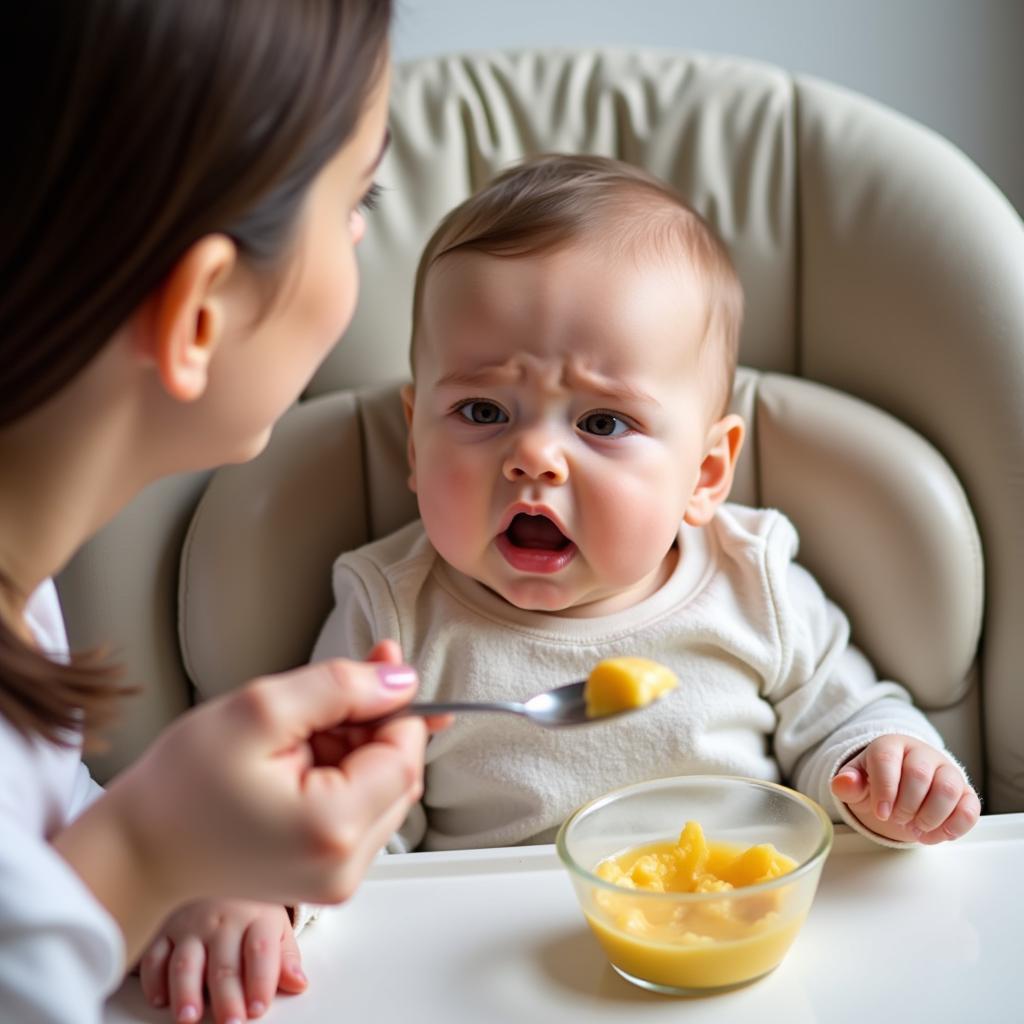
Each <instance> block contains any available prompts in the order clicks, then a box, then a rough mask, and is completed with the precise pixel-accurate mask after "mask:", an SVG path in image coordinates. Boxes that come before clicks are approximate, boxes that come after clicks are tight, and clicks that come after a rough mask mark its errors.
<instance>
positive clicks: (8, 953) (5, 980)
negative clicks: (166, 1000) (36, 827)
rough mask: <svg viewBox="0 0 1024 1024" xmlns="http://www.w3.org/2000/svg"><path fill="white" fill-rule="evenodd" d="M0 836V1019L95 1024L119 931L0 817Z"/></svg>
mask: <svg viewBox="0 0 1024 1024" xmlns="http://www.w3.org/2000/svg"><path fill="white" fill-rule="evenodd" d="M0 834H2V836H3V841H2V842H0V1007H3V1013H2V1016H3V1019H4V1020H10V1021H40V1022H44V1021H45V1022H46V1024H100V1021H101V1020H102V1019H103V1003H104V1001H105V999H106V998H107V996H109V995H110V994H111V993H112V992H113V991H114V990H115V989H116V988H117V986H118V985H119V984H120V982H121V978H122V974H123V970H124V955H125V954H124V940H123V938H122V936H121V931H120V929H119V928H118V926H117V924H116V922H115V921H114V919H113V918H112V917H111V916H110V915H109V914H108V913H107V911H106V910H105V909H104V908H103V907H102V906H101V905H100V904H99V903H98V902H97V901H96V899H95V897H94V896H93V895H92V893H91V892H89V890H88V889H87V888H86V886H85V884H84V883H83V882H82V881H81V879H80V878H79V877H78V876H77V875H76V874H75V873H74V871H73V870H72V869H71V868H70V867H69V866H68V864H67V863H66V862H65V861H64V860H63V859H62V858H61V857H60V855H59V854H58V853H57V852H56V851H55V850H54V849H53V848H52V847H51V846H50V844H49V843H48V842H46V840H45V839H44V838H43V837H42V836H37V835H33V834H32V833H31V832H30V831H28V830H27V829H26V828H25V827H24V825H22V824H21V823H20V822H19V821H17V820H15V819H13V818H10V817H8V816H7V815H4V814H2V812H0Z"/></svg>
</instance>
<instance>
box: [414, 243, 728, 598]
mask: <svg viewBox="0 0 1024 1024" xmlns="http://www.w3.org/2000/svg"><path fill="white" fill-rule="evenodd" d="M705 318H706V307H705V301H704V296H703V292H702V289H701V286H700V284H699V282H698V281H697V280H696V279H695V277H694V276H693V274H692V273H691V272H690V271H689V270H688V269H687V268H685V267H678V266H674V267H669V266H666V265H663V264H662V263H661V262H659V261H651V262H649V263H647V264H646V265H644V264H639V263H638V261H637V260H635V259H633V258H630V257H625V256H624V257H621V258H616V257H611V256H609V255H608V254H607V253H595V252H593V251H591V250H589V249H587V248H584V247H579V246H576V247H570V248H568V249H564V250H561V251H558V252H555V253H550V254H546V255H543V256H538V257H527V258H517V259H502V258H499V257H493V256H485V255H482V254H479V253H472V252H465V253H456V254H452V255H451V256H447V257H445V258H443V259H442V260H441V261H440V262H439V263H438V264H437V265H436V266H435V267H434V268H433V269H432V270H431V272H430V275H429V278H428V281H427V286H426V290H425V293H424V298H423V306H422V312H421V322H420V329H419V331H418V335H417V348H416V366H415V371H416V384H415V393H414V397H413V398H412V401H411V409H407V413H409V414H410V416H411V433H410V446H409V448H410V460H411V463H412V474H411V477H410V483H411V486H412V487H413V489H414V490H415V491H416V493H417V496H418V499H419V507H420V514H421V515H422V517H423V522H424V526H425V528H426V531H427V534H428V536H429V537H430V539H431V541H432V543H433V544H434V546H435V547H436V548H437V550H438V551H439V553H440V554H441V555H442V557H443V558H444V559H445V560H446V561H447V562H449V563H450V564H451V565H452V566H454V567H455V568H456V569H458V570H459V571H461V572H463V573H465V574H466V575H468V576H471V577H473V578H474V579H476V580H478V581H479V582H481V583H483V584H484V585H485V586H487V587H489V588H490V589H492V590H493V591H495V592H496V593H497V594H499V595H500V596H502V597H503V598H505V599H506V600H507V601H509V602H511V603H512V604H514V605H516V606H518V607H520V608H527V609H533V610H538V611H549V612H554V611H559V612H567V613H569V614H576V615H598V614H607V613H609V612H612V611H616V610H619V609H620V608H624V607H628V606H630V605H632V604H635V603H636V602H637V601H639V600H642V599H643V598H644V597H646V596H647V595H648V594H650V593H652V592H653V591H654V590H656V589H657V587H658V586H659V585H660V584H661V583H662V582H663V580H664V578H665V575H666V574H667V572H668V570H669V569H670V567H671V563H670V561H669V559H670V557H671V556H670V551H671V548H672V542H673V539H674V538H675V536H676V533H677V531H678V528H679V523H680V520H681V519H683V518H684V517H685V516H686V515H687V512H688V509H689V506H690V502H691V498H692V496H693V494H694V490H695V488H696V487H697V484H698V481H699V480H700V476H701V464H702V461H703V458H704V455H705V452H706V447H707V439H708V436H709V432H710V428H711V426H712V423H713V421H714V420H715V418H716V417H715V413H716V411H717V410H716V408H715V406H716V405H717V403H718V402H719V401H720V395H719V394H717V389H716V388H715V387H714V386H713V384H712V383H711V382H712V381H713V380H715V379H716V378H715V372H714V369H713V368H712V367H711V366H709V365H705V363H706V362H707V360H708V358H712V359H713V358H714V356H711V357H706V358H705V359H704V360H702V357H701V348H702V346H701V338H702V336H703V332H704V325H705Z"/></svg>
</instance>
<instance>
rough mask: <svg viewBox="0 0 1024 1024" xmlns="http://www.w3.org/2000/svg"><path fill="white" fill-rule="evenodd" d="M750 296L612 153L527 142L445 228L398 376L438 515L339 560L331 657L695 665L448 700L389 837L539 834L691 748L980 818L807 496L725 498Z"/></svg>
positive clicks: (462, 693)
mask: <svg viewBox="0 0 1024 1024" xmlns="http://www.w3.org/2000/svg"><path fill="white" fill-rule="evenodd" d="M742 312H743V298H742V291H741V287H740V284H739V281H738V279H737V277H736V274H735V271H734V269H733V266H732V263H731V261H730V259H729V256H728V254H727V252H726V250H725V248H724V246H723V245H722V243H721V242H720V241H719V240H718V239H717V238H716V237H715V236H714V235H713V234H712V232H711V231H710V229H709V228H708V226H707V225H706V224H705V223H704V221H703V220H702V219H701V218H700V217H699V216H698V215H697V214H696V213H694V212H693V211H692V210H691V209H689V207H687V206H686V205H685V204H684V203H683V202H682V200H681V199H680V198H679V197H678V196H677V195H676V194H675V193H674V192H673V191H672V190H671V189H670V188H669V187H668V186H666V185H665V184H663V183H662V182H660V181H658V180H657V179H655V178H652V177H650V176H649V175H647V174H645V173H644V172H642V171H640V170H637V169H636V168H633V167H630V166H628V165H626V164H622V163H618V162H616V161H613V160H608V159H603V158H598V157H582V156H547V157H541V158H538V159H535V160H532V161H528V162H526V163H524V164H522V165H521V166H518V167H516V168H514V169H512V170H510V171H507V172H506V173H504V174H502V175H501V176H499V177H498V178H497V179H495V180H494V181H493V182H492V183H491V184H490V185H488V186H487V187H486V188H484V189H483V190H482V191H481V192H479V193H478V194H477V195H475V196H473V197H472V198H470V199H469V200H467V201H466V202H464V203H462V204H461V205H460V206H459V207H457V208H456V209H455V210H453V211H452V212H451V213H450V214H449V215H448V216H447V217H446V218H445V219H444V220H443V221H442V223H441V225H440V226H439V227H438V229H437V231H436V232H435V233H434V235H433V237H432V238H431V239H430V241H429V242H428V243H427V246H426V249H425V251H424V253H423V256H422V259H421V261H420V265H419V270H418V273H417V279H416V292H415V298H414V303H413V336H412V369H413V380H414V383H413V384H411V385H409V386H408V387H407V388H406V389H405V390H404V393H403V398H404V404H405V412H406V417H407V420H408V423H409V440H408V457H409V464H410V467H411V475H410V486H411V487H412V489H413V490H414V491H415V492H416V495H417V499H418V502H419V509H420V514H421V516H422V519H421V520H419V521H417V522H414V523H412V524H410V525H408V526H406V527H405V528H403V529H401V530H399V531H398V532H397V533H395V534H393V535H391V536H390V537H387V538H385V539H383V540H380V541H377V542H375V543H372V544H368V545H366V546H365V547H363V548H361V549H359V550H358V551H354V552H350V553H347V554H345V555H342V556H341V557H340V558H339V559H338V561H337V563H336V564H335V567H334V592H335V600H336V606H335V608H334V609H333V611H332V612H331V614H330V616H329V618H328V619H327V622H326V623H325V625H324V627H323V630H322V632H321V635H320V638H319V640H318V642H317V646H316V649H315V651H314V654H313V657H314V660H320V659H323V658H327V657H333V656H343V657H362V656H363V655H365V653H366V651H368V650H369V649H370V648H371V647H372V646H373V645H374V644H375V643H377V642H379V641H381V640H383V639H387V638H390V639H393V640H396V641H398V642H399V643H400V644H401V647H402V649H403V651H404V653H405V656H406V658H407V659H408V660H409V661H410V662H411V663H412V664H414V665H416V666H417V668H418V670H419V673H420V678H421V680H422V685H421V691H420V696H421V697H422V698H424V699H439V700H454V699H465V700H520V699H525V698H527V697H529V696H531V695H533V694H535V693H537V692H538V691H540V690H543V689H546V688H548V687H550V686H554V685H557V684H559V683H566V682H571V681H573V680H578V679H582V678H584V677H585V676H586V675H587V673H588V672H589V670H590V669H591V668H592V667H593V666H594V664H596V663H597V662H598V661H600V660H601V659H602V658H606V657H612V656H617V655H627V654H632V655H639V656H644V657H649V658H653V659H655V660H657V661H660V662H663V663H664V664H666V665H668V666H669V667H671V668H672V669H673V670H674V671H675V672H676V674H677V675H678V677H679V680H680V683H681V685H680V688H679V689H678V690H677V691H676V692H675V693H673V694H672V695H671V696H670V697H668V698H666V699H664V700H662V701H660V702H659V703H658V704H656V705H655V706H654V707H653V708H651V709H648V710H646V711H644V712H642V713H640V714H635V715H630V716H626V717H624V718H621V719H617V720H616V721H614V722H613V723H606V724H603V725H595V726H592V727H588V728H583V729H577V730H565V731H557V730H552V731H547V730H542V729H538V728H536V727H535V726H533V725H531V724H529V723H528V722H525V721H521V720H514V719H509V718H507V717H505V716H476V715H474V716H466V717H464V718H462V719H457V720H456V722H455V724H454V725H453V726H452V727H451V728H450V729H448V730H447V731H446V732H443V733H441V734H439V735H436V736H434V737H433V739H432V740H431V743H430V746H429V748H428V753H427V773H426V789H425V793H424V797H423V800H422V803H421V805H420V807H419V808H417V810H416V811H415V812H414V813H413V814H411V815H410V817H409V818H408V819H407V821H406V823H405V826H404V827H403V829H402V832H401V835H400V837H398V839H397V841H396V844H395V846H394V848H395V849H413V848H423V849H432V850H439V849H456V848H470V847H482V846H496V845H511V844H517V843H531V842H546V841H550V840H551V839H552V837H553V834H554V831H555V830H556V829H557V827H558V825H559V824H560V823H561V822H562V820H564V818H565V817H566V816H567V815H568V814H569V813H570V812H571V811H573V810H574V809H575V808H576V807H577V806H579V805H580V804H581V803H583V802H585V801H586V800H589V799H591V798H593V797H595V796H598V795H599V794H601V793H603V792H605V791H607V790H609V789H613V788H615V787H618V786H622V785H625V784H627V783H631V782H638V781H640V780H643V779H649V778H655V777H659V776H667V775H680V774H687V773H694V772H704V773H707V772H712V773H727V774H732V775H745V776H754V777H757V778H762V779H779V778H782V779H784V780H786V781H788V782H789V783H790V784H791V785H793V786H795V787H796V788H798V789H800V790H801V791H803V792H804V793H806V794H808V795H809V796H811V797H813V798H814V799H816V800H818V801H819V802H820V803H821V804H822V805H824V806H825V807H826V808H827V809H828V810H829V812H830V813H831V814H832V816H833V818H836V819H840V818H841V819H844V820H846V821H847V822H849V823H850V824H851V825H852V826H853V827H855V828H857V829H858V830H859V831H861V832H864V833H866V834H868V835H870V836H871V837H872V838H874V839H877V840H878V841H880V842H884V843H890V844H894V845H898V844H902V843H909V842H915V841H920V842H923V843H935V842H941V841H943V840H945V839H953V838H956V837H958V836H960V835H963V834H964V833H965V832H967V831H968V830H969V829H970V828H971V827H972V825H973V824H974V822H975V821H976V820H977V816H978V813H979V810H980V808H979V802H978V798H977V796H976V795H975V793H974V791H973V789H972V788H971V786H970V785H969V783H968V782H967V780H966V778H965V776H964V773H963V771H962V770H961V769H960V767H959V766H958V765H957V764H956V763H955V762H954V761H953V760H952V759H951V758H950V757H949V755H948V754H946V753H945V752H943V745H942V740H941V739H940V737H939V736H938V734H937V733H936V732H935V730H934V729H933V728H932V726H931V725H930V724H929V723H928V721H927V720H926V719H925V717H924V716H923V715H922V714H921V713H920V712H919V711H917V710H916V709H915V708H914V707H913V706H912V704H911V702H910V698H909V696H908V694H907V693H906V691H905V690H904V689H903V688H902V687H900V686H898V685H896V684H895V683H892V682H883V681H879V680H878V679H877V678H876V676H875V673H874V671H873V670H872V668H871V666H870V665H869V664H868V662H867V661H866V660H865V658H864V657H863V655H861V654H860V653H859V652H858V651H857V650H856V648H854V647H852V646H851V645H850V643H849V625H848V623H847V620H846V618H845V617H844V616H843V614H842V613H841V612H840V611H839V610H838V609H837V608H836V607H835V606H834V605H833V604H831V603H830V602H829V601H828V600H827V599H826V598H825V596H824V595H823V594H822V592H821V590H820V589H819V587H818V585H817V584H816V583H815V581H814V580H813V579H812V578H811V576H810V575H808V573H807V572H806V571H805V570H803V569H802V568H801V567H800V566H798V565H797V564H795V562H794V561H793V559H794V556H795V554H796V550H797V537H796V533H795V531H794V529H793V527H792V525H791V524H790V523H789V521H788V520H787V519H786V518H785V517H784V516H783V515H782V514H780V513H779V512H777V511H773V510H764V509H751V508H745V507H741V506H738V505H730V504H726V499H727V497H728V494H729V490H730V487H731V484H732V480H733V473H734V470H735V467H736V460H737V457H738V455H739V452H740V449H741V447H742V444H743V436H744V423H743V421H742V419H741V418H740V417H739V416H737V415H735V414H733V413H730V412H728V406H729V400H730V395H731V387H732V379H733V374H734V370H735V365H736V355H737V340H738V337H739V330H740V323H741V319H742Z"/></svg>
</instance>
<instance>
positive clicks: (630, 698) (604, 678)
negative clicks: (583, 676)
mask: <svg viewBox="0 0 1024 1024" xmlns="http://www.w3.org/2000/svg"><path fill="white" fill-rule="evenodd" d="M678 685H679V680H677V679H676V676H675V673H674V672H673V671H672V670H671V669H669V668H666V667H665V666H664V665H660V664H659V663H658V662H656V661H651V660H650V658H606V659H605V660H604V661H599V662H598V663H597V664H596V665H595V666H594V670H593V671H592V672H591V673H590V675H589V676H588V677H587V684H586V686H585V687H584V690H583V695H584V697H585V699H586V702H587V716H588V717H589V718H600V717H601V716H602V715H611V714H614V713H615V712H616V711H625V710H626V709H627V708H640V707H643V706H644V705H645V704H650V703H651V701H652V700H654V699H655V698H656V697H660V696H661V695H662V694H663V693H667V692H668V691H669V690H674V689H675V688H676V687H677V686H678Z"/></svg>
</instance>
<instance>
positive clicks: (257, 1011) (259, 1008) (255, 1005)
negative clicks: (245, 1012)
mask: <svg viewBox="0 0 1024 1024" xmlns="http://www.w3.org/2000/svg"><path fill="white" fill-rule="evenodd" d="M266 1009H267V1008H266V1007H265V1006H264V1005H263V1004H262V1003H261V1002H260V1001H259V1000H258V999H254V1000H253V1001H252V1002H251V1003H250V1004H249V1016H250V1017H262V1016H263V1014H264V1013H265V1012H266Z"/></svg>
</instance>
